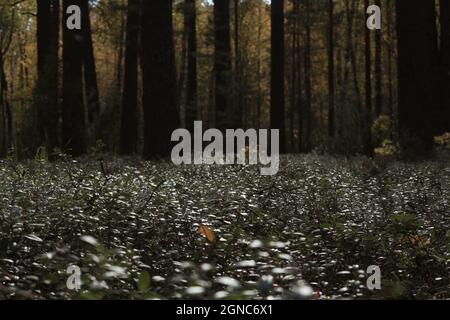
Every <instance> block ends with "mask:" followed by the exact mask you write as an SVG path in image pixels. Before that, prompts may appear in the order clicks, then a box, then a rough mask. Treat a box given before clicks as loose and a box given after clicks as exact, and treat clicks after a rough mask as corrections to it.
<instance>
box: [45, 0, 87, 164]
mask: <svg viewBox="0 0 450 320" xmlns="http://www.w3.org/2000/svg"><path fill="white" fill-rule="evenodd" d="M39 1H40V0H39ZM81 2H82V1H80V0H79V1H74V0H63V7H64V21H67V18H68V17H69V15H68V14H67V13H66V12H67V8H68V7H69V6H71V5H74V4H76V5H79V6H80V7H81ZM82 39H83V31H82V30H76V29H74V30H69V29H68V28H67V27H65V26H64V28H63V42H64V48H63V90H62V91H63V112H62V115H63V128H62V134H63V145H62V146H63V150H64V151H65V150H67V152H68V153H70V154H71V155H73V156H80V155H82V154H85V153H86V125H85V108H84V103H83V67H82V62H83V61H82V57H83V49H84V48H83V41H82Z"/></svg>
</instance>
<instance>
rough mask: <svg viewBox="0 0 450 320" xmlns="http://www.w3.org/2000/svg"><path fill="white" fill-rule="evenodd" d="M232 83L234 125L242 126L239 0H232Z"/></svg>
mask: <svg viewBox="0 0 450 320" xmlns="http://www.w3.org/2000/svg"><path fill="white" fill-rule="evenodd" d="M233 7H234V84H233V89H234V93H233V100H234V102H233V105H234V114H235V117H236V119H235V120H234V122H235V125H236V126H242V124H243V123H244V121H243V119H244V110H243V105H242V100H241V90H242V89H241V54H240V48H239V34H240V30H239V19H240V14H239V0H234V5H233Z"/></svg>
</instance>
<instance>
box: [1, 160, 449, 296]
mask: <svg viewBox="0 0 450 320" xmlns="http://www.w3.org/2000/svg"><path fill="white" fill-rule="evenodd" d="M0 181H1V183H0V299H2V298H16V299H22V298H24V299H41V298H48V299H66V298H71V299H78V298H86V299H101V298H131V299H147V298H163V299H165V298H175V299H177V298H195V299H203V298H204V299H230V298H234V299H265V298H270V299H278V298H282V299H337V298H377V299H379V298H388V299H390V298H406V299H414V298H426V299H434V298H450V276H449V275H450V163H445V162H444V161H430V162H420V163H403V162H391V163H386V164H384V165H377V164H376V163H375V162H373V161H371V160H368V159H362V158H353V159H343V158H342V159H338V158H332V157H328V156H318V155H304V156H286V157H284V158H282V163H281V167H280V172H279V173H278V175H276V176H273V177H263V176H261V175H260V172H259V169H258V168H257V167H252V166H245V167H243V166H181V167H175V166H173V165H171V164H166V163H141V162H137V161H131V160H120V159H117V160H111V161H102V162H99V161H94V160H92V161H87V160H84V161H81V160H80V161H75V160H65V161H58V162H54V163H47V162H43V161H30V162H26V163H17V162H14V161H8V160H6V161H3V162H0ZM69 266H78V267H79V268H81V269H80V271H81V280H82V283H81V291H71V290H69V289H68V287H67V282H70V283H72V284H73V283H76V282H73V280H74V279H75V278H73V277H71V276H72V275H73V274H72V273H70V272H73V269H72V271H71V270H69V271H70V272H69V273H68V272H67V270H68V267H69ZM369 266H378V267H379V268H380V270H381V290H374V291H370V290H368V289H367V288H366V283H367V279H368V278H369V277H370V274H367V273H366V272H367V268H368V267H369ZM75 275H76V274H75ZM71 281H72V282H71ZM69 287H70V286H69Z"/></svg>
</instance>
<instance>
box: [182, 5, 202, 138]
mask: <svg viewBox="0 0 450 320" xmlns="http://www.w3.org/2000/svg"><path fill="white" fill-rule="evenodd" d="M185 1H186V2H185V6H186V8H185V10H186V12H185V17H184V19H185V28H186V29H187V31H186V35H187V83H186V116H185V119H186V127H187V129H188V130H189V131H190V132H193V130H194V122H195V121H196V120H198V119H199V110H198V106H197V88H198V83H197V8H196V1H195V0H185Z"/></svg>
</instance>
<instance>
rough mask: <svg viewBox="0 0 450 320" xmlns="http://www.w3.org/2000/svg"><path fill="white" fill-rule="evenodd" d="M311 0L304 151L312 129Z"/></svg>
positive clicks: (308, 3) (307, 7) (308, 5)
mask: <svg viewBox="0 0 450 320" xmlns="http://www.w3.org/2000/svg"><path fill="white" fill-rule="evenodd" d="M311 10H312V8H311V0H305V15H306V21H305V33H306V35H305V56H304V59H305V60H304V64H305V65H304V69H305V112H304V115H305V121H304V125H305V129H304V130H303V131H304V151H305V152H309V151H311V148H312V145H311V129H312V89H311V88H312V79H311V77H312V72H311Z"/></svg>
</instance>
